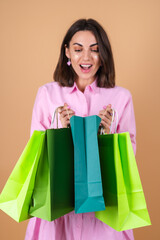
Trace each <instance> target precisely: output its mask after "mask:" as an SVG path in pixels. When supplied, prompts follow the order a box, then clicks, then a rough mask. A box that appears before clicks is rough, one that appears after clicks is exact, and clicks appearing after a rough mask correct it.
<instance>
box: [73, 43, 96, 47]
mask: <svg viewBox="0 0 160 240" xmlns="http://www.w3.org/2000/svg"><path fill="white" fill-rule="evenodd" d="M73 45H78V46H80V47H83V45H82V44H80V43H73ZM95 45H98V43H93V44H91V45H90V47H93V46H95Z"/></svg>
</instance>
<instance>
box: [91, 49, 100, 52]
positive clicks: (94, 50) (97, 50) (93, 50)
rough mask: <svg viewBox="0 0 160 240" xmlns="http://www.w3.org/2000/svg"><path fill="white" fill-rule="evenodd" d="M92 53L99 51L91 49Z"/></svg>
mask: <svg viewBox="0 0 160 240" xmlns="http://www.w3.org/2000/svg"><path fill="white" fill-rule="evenodd" d="M91 51H92V52H99V49H91Z"/></svg>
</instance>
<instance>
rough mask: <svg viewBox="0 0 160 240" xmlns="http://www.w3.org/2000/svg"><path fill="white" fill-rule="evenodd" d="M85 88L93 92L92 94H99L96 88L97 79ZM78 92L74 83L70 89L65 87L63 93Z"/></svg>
mask: <svg viewBox="0 0 160 240" xmlns="http://www.w3.org/2000/svg"><path fill="white" fill-rule="evenodd" d="M87 88H88V89H89V90H91V91H93V92H94V93H99V87H98V86H97V78H96V79H95V80H94V82H93V83H91V84H90V85H88V86H87ZM77 90H78V91H79V89H78V87H77V84H76V82H74V84H73V86H72V87H65V91H66V93H70V94H71V93H73V92H75V91H77Z"/></svg>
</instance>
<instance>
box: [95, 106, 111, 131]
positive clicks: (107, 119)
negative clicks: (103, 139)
mask: <svg viewBox="0 0 160 240" xmlns="http://www.w3.org/2000/svg"><path fill="white" fill-rule="evenodd" d="M112 115H113V110H112V109H111V104H109V105H107V106H104V107H103V110H101V111H100V112H99V115H98V116H99V117H100V118H101V119H102V120H101V123H100V124H101V125H102V126H103V128H104V132H105V133H110V127H111V122H112Z"/></svg>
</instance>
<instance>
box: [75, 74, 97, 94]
mask: <svg viewBox="0 0 160 240" xmlns="http://www.w3.org/2000/svg"><path fill="white" fill-rule="evenodd" d="M94 80H95V77H94V78H92V79H78V80H77V81H76V84H77V87H78V89H79V90H80V91H81V92H84V91H85V88H86V87H87V86H88V85H90V84H91V83H93V82H94Z"/></svg>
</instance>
